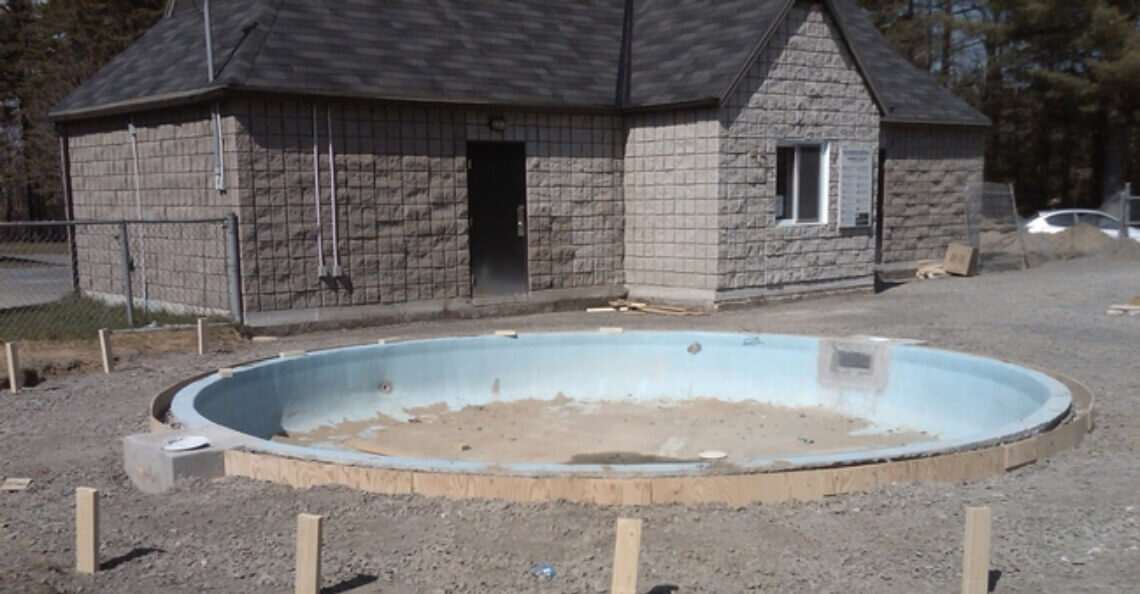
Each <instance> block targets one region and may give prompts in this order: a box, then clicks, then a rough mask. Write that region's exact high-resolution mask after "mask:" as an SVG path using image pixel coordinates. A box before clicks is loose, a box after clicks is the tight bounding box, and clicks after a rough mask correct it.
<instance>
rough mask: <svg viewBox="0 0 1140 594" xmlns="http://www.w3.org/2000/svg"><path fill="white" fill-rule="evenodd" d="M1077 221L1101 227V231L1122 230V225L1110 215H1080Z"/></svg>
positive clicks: (1084, 213) (1090, 213) (1083, 213)
mask: <svg viewBox="0 0 1140 594" xmlns="http://www.w3.org/2000/svg"><path fill="white" fill-rule="evenodd" d="M1077 221H1079V222H1081V223H1088V224H1090V225H1092V226H1093V227H1100V228H1101V229H1110V230H1116V229H1119V228H1120V223H1117V222H1116V219H1114V218H1112V217H1110V216H1108V215H1103V214H1097V213H1092V212H1088V213H1086V212H1082V213H1080V214H1079V215H1078V216H1077Z"/></svg>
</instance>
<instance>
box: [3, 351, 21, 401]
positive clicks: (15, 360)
mask: <svg viewBox="0 0 1140 594" xmlns="http://www.w3.org/2000/svg"><path fill="white" fill-rule="evenodd" d="M4 358H5V359H6V360H7V361H8V389H9V390H11V391H12V393H13V394H19V393H20V388H23V387H24V370H23V369H20V353H19V352H17V351H16V343H14V342H6V343H4Z"/></svg>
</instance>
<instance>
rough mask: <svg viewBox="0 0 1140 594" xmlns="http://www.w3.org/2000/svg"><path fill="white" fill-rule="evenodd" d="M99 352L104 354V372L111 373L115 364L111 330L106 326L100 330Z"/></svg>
mask: <svg viewBox="0 0 1140 594" xmlns="http://www.w3.org/2000/svg"><path fill="white" fill-rule="evenodd" d="M99 352H100V353H101V354H102V355H103V373H111V368H112V367H113V366H114V361H113V360H112V359H111V331H110V330H108V329H106V328H101V329H100V330H99Z"/></svg>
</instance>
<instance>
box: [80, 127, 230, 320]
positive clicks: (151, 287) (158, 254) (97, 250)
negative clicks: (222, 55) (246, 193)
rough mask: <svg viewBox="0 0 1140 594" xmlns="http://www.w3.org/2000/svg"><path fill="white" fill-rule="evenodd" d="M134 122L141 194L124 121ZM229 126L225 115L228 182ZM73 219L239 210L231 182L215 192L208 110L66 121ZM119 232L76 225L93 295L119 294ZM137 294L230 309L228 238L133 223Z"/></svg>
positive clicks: (201, 228) (160, 302) (206, 228)
mask: <svg viewBox="0 0 1140 594" xmlns="http://www.w3.org/2000/svg"><path fill="white" fill-rule="evenodd" d="M130 123H133V124H134V126H135V140H136V143H137V151H138V176H137V180H138V191H137V193H136V183H135V179H136V177H135V166H134V158H133V154H132V147H131V135H130V132H129V124H130ZM236 130H237V127H236V122H235V121H234V119H233V118H228V117H227V118H223V119H222V137H223V146H224V148H225V151H226V152H225V156H226V158H225V169H226V173H227V180H228V181H229V182H230V183H233V182H234V181H235V177H236V176H235V174H236V172H237V171H236V170H237V160H236V153H235V152H234V151H233V148H234V147H235V144H236ZM64 131H65V135H66V137H67V142H68V150H69V153H70V158H71V185H72V199H73V202H74V213H75V218H76V219H81V220H82V219H96V220H116V219H143V220H157V219H188V218H206V217H222V216H224V215H225V213H227V212H236V211H237V205H238V202H239V196H238V192H237V190H236V188H234V187H231V188H230V189H229V191H227V192H225V193H222V192H218V191H217V190H215V188H214V156H213V144H212V143H213V136H212V131H211V127H210V107H209V106H208V105H200V106H193V107H185V108H179V109H172V110H162V111H155V112H149V113H145V114H136V115H133V116H120V117H111V118H105V119H100V120H93V121H86V122H80V123H72V124H68V125H67V126H66V127H65V129H64ZM117 234H118V229H117V227H113V226H79V227H77V229H76V247H77V252H78V260H79V283H80V288H81V289H82V290H84V291H86V292H88V293H91V294H95V295H99V296H110V297H112V298H118V297H119V296H121V295H122V294H123V270H122V269H123V266H122V253H121V247H120V243H119V240H118V238H117V237H118V235H117ZM128 237H129V238H130V246H131V254H132V257H133V260H134V271H133V273H132V277H131V279H132V285H133V287H132V288H133V293H134V297H135V298H136V299H137V300H142V299H148V300H150V301H151V302H153V303H154V304H155V305H156V306H158V307H164V308H168V307H169V306H172V305H174V304H177V305H178V306H179V307H176V308H175V309H184V308H185V307H182V306H188V308H189V309H191V310H196V311H201V310H214V311H228V309H229V301H228V294H227V285H226V269H225V234H224V232H223V231H222V228H221V226H220V225H218V224H206V223H197V224H179V225H173V224H160V225H130V227H129V228H128Z"/></svg>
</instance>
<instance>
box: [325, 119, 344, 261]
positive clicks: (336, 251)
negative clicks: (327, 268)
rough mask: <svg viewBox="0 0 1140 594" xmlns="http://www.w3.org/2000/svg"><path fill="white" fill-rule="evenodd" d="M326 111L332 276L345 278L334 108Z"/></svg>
mask: <svg viewBox="0 0 1140 594" xmlns="http://www.w3.org/2000/svg"><path fill="white" fill-rule="evenodd" d="M325 110H326V112H325V115H326V118H327V119H326V123H327V126H328V136H329V192H330V196H329V200H330V202H331V204H332V221H331V223H332V257H333V263H332V276H333V278H340V277H342V276H344V272H343V271H342V270H341V269H340V246H339V245H337V212H336V211H337V206H336V162H335V161H334V160H333V129H332V107H328V106H326V107H325Z"/></svg>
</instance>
